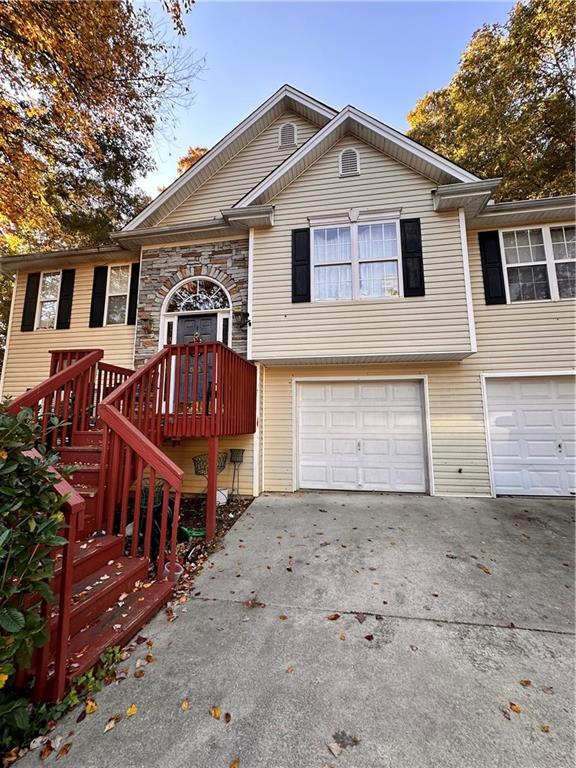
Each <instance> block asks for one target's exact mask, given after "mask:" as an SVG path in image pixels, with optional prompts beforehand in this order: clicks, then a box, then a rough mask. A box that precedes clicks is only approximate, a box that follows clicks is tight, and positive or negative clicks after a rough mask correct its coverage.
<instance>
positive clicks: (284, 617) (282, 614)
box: [278, 613, 288, 621]
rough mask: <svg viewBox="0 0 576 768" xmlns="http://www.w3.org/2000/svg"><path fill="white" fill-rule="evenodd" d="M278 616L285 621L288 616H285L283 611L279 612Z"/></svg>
mask: <svg viewBox="0 0 576 768" xmlns="http://www.w3.org/2000/svg"><path fill="white" fill-rule="evenodd" d="M278 618H279V619H280V621H286V619H287V618H288V616H286V614H285V613H281V614H280V616H278Z"/></svg>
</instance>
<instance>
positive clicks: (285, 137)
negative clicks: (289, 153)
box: [278, 123, 297, 147]
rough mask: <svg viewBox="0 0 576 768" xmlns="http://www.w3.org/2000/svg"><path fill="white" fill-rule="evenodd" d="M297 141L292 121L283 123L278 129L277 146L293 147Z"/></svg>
mask: <svg viewBox="0 0 576 768" xmlns="http://www.w3.org/2000/svg"><path fill="white" fill-rule="evenodd" d="M296 142H297V130H296V126H295V125H294V123H284V125H281V126H280V130H279V131H278V146H279V147H294V146H296Z"/></svg>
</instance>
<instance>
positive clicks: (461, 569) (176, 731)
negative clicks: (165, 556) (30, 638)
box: [22, 493, 574, 768]
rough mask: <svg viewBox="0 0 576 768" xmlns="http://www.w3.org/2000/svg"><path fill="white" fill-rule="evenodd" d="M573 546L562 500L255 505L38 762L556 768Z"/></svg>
mask: <svg viewBox="0 0 576 768" xmlns="http://www.w3.org/2000/svg"><path fill="white" fill-rule="evenodd" d="M573 545H574V524H573V502H572V501H571V500H562V499H559V500H550V499H542V500H534V499H531V500H528V499H524V500H522V499H514V500H511V499H499V500H489V499H447V498H435V499H432V498H427V497H416V496H384V495H382V496H380V495H368V494H358V495H354V494H329V495H328V494H313V493H309V494H302V495H295V496H293V495H288V494H287V495H280V496H267V497H261V498H259V499H258V500H257V501H255V502H254V504H253V505H252V506H251V507H250V508H249V509H248V511H247V512H246V514H245V515H244V516H243V518H241V520H240V521H239V522H238V523H237V524H236V526H235V527H234V528H233V529H232V530H231V531H230V532H229V534H228V535H227V537H226V539H225V543H224V546H223V548H222V549H221V550H220V551H219V552H217V553H216V554H215V555H214V557H213V558H212V559H211V560H210V562H209V564H208V567H207V568H206V569H205V570H204V572H203V574H202V575H201V576H200V578H199V579H198V580H197V592H196V596H195V597H194V598H193V599H192V600H190V601H188V603H187V604H186V605H185V606H183V608H185V609H186V611H185V612H183V611H182V607H179V608H178V609H177V610H176V613H177V615H178V619H177V620H176V621H175V622H173V623H168V622H167V620H166V616H165V615H164V614H160V616H158V617H157V618H156V619H155V620H154V621H153V622H152V624H151V625H150V626H149V627H147V628H145V630H144V631H143V633H142V634H143V635H145V636H146V637H148V638H151V639H152V640H153V641H154V647H153V652H154V654H155V656H156V661H155V662H153V663H151V664H148V665H147V666H146V667H145V675H144V677H143V678H141V679H135V678H134V677H133V675H132V672H133V670H134V665H135V660H136V659H137V658H140V657H144V655H145V650H146V646H145V645H142V646H140V647H139V650H138V651H136V652H135V653H134V655H133V658H132V659H131V661H130V669H131V673H130V676H129V678H128V679H127V680H126V681H124V682H122V683H120V684H118V685H112V686H109V687H108V688H105V689H104V690H103V691H102V692H101V693H100V694H99V695H98V696H97V702H98V710H97V712H95V713H94V714H93V715H90V716H89V717H87V718H86V719H85V720H84V722H82V723H81V724H79V725H77V724H76V722H75V720H76V716H77V714H78V713H77V712H75V713H71V715H70V716H68V717H67V718H65V719H64V720H63V721H62V723H61V724H59V726H58V729H57V731H56V733H62V734H64V735H66V734H67V733H68V732H69V731H71V730H74V731H75V733H74V735H73V736H72V737H71V739H70V740H71V741H72V747H71V750H70V753H69V754H68V756H67V757H66V758H64V759H62V760H61V761H60V762H59V763H58V765H62V766H63V767H64V766H65V765H66V764H68V765H73V766H74V768H144V767H145V766H146V768H148V767H150V768H229V766H230V765H231V764H233V762H234V760H235V759H236V758H239V766H240V768H326V766H331V767H332V768H388V767H389V768H427V767H428V766H434V767H436V766H438V768H474V767H476V766H477V767H478V768H480V767H481V768H496V767H498V768H499V767H500V766H502V768H504V766H506V767H508V766H515V768H548V766H549V767H550V768H563V766H572V765H573V764H574V763H573V758H574V755H573V752H572V750H573V746H572V722H571V720H572V711H573V705H574V699H573V685H574V676H573V645H574V615H573V605H574V594H573V585H574V582H573V569H572V566H573V549H574V547H573ZM254 598H257V600H258V601H259V602H262V603H265V607H246V605H245V604H244V602H245V601H246V600H250V599H254ZM332 614H339V618H336V619H335V620H330V618H329V617H330V616H331V615H332ZM332 618H334V616H332ZM521 680H522V681H529V684H528V683H525V685H524V686H523V685H521V684H520V681H521ZM186 696H188V697H189V699H190V707H189V709H188V710H187V711H183V710H182V709H181V706H180V705H181V702H182V701H183V699H184V697H186ZM132 703H135V704H137V706H138V708H139V711H138V714H136V715H135V716H134V717H131V718H130V719H127V718H126V717H124V719H123V720H122V721H121V722H119V723H118V724H117V725H116V727H115V728H114V729H113V730H111V731H110V732H108V733H103V731H104V727H105V725H106V722H107V720H108V719H109V718H110V717H112V716H113V715H114V714H116V713H120V712H124V711H125V710H126V708H127V707H128V706H129V705H130V704H132ZM511 703H513V704H515V705H517V707H512V709H511V708H510V704H511ZM213 706H218V707H220V708H221V711H222V717H221V719H220V720H216V719H214V718H213V717H211V715H210V711H209V710H210V708H211V707H213ZM515 708H516V709H517V708H519V710H520V712H519V713H517V712H515V711H513V710H514V709H515ZM224 713H230V715H231V720H230V722H229V723H226V722H225V720H224ZM542 726H549V732H543V730H542ZM545 730H546V728H544V731H545ZM356 740H358V743H357V744H356V743H355V742H356ZM334 743H336V744H338V743H340V745H341V746H342V751H341V752H340V753H339V754H338V755H337V756H334V755H333V754H332V753H331V752H330V751H329V749H328V747H327V745H330V744H334ZM333 749H334V750H335V751H336V752H338V749H337V748H336V747H333ZM50 761H52V762H53V761H54V758H50ZM38 762H39V760H38V753H34V754H32V755H29V756H28V757H26V758H25V759H24V760H23V763H22V765H23V766H25V767H27V766H29V765H37V764H38Z"/></svg>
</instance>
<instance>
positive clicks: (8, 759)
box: [2, 747, 20, 766]
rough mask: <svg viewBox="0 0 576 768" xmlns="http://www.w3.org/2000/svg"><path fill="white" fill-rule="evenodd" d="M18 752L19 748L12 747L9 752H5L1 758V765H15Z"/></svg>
mask: <svg viewBox="0 0 576 768" xmlns="http://www.w3.org/2000/svg"><path fill="white" fill-rule="evenodd" d="M19 752H20V749H19V747H14V748H13V749H11V750H10V752H6V754H5V755H4V757H3V758H2V763H3V765H5V766H8V765H12V763H15V762H16V760H18V753H19Z"/></svg>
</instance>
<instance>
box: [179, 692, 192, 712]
mask: <svg viewBox="0 0 576 768" xmlns="http://www.w3.org/2000/svg"><path fill="white" fill-rule="evenodd" d="M180 709H181V710H182V711H183V712H188V710H189V709H190V699H189V698H188V696H186V697H185V698H184V699H183V700H182V704H180Z"/></svg>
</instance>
